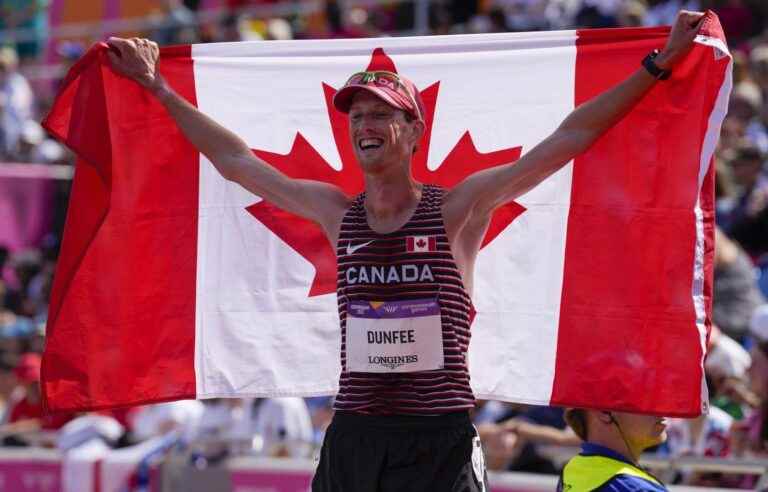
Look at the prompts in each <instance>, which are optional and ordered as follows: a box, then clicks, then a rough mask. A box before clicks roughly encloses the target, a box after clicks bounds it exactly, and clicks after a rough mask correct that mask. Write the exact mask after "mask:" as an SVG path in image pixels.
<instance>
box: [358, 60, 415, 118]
mask: <svg viewBox="0 0 768 492" xmlns="http://www.w3.org/2000/svg"><path fill="white" fill-rule="evenodd" d="M371 84H373V85H376V86H378V87H386V88H388V89H390V90H391V91H393V92H395V93H396V94H403V93H405V95H406V96H407V102H408V105H409V106H410V107H411V108H412V109H413V112H414V113H415V114H416V117H417V118H418V119H422V114H421V110H420V109H419V105H418V104H417V103H416V98H415V97H414V95H413V94H412V93H411V90H410V89H409V88H408V86H407V85H405V83H404V82H403V81H402V79H400V76H399V75H397V74H396V73H394V72H388V71H385V70H376V71H369V72H357V73H355V74H352V76H351V77H350V78H349V79H348V80H347V82H346V83H345V84H344V87H346V86H349V85H371ZM400 87H402V89H403V90H402V91H400V90H398V89H399V88H400Z"/></svg>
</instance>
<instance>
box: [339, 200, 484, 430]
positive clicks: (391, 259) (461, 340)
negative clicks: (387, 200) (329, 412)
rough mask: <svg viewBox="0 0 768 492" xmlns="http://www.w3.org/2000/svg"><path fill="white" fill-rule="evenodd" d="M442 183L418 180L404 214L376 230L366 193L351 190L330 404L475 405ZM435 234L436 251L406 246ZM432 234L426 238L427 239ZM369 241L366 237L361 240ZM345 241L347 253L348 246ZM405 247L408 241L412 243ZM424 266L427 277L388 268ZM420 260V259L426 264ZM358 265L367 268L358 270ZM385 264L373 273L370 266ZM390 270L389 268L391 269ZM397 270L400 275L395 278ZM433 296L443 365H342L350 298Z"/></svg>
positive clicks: (351, 407) (417, 409)
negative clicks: (412, 204)
mask: <svg viewBox="0 0 768 492" xmlns="http://www.w3.org/2000/svg"><path fill="white" fill-rule="evenodd" d="M443 194H444V191H443V189H442V188H439V187H437V186H430V185H424V187H423V192H422V197H421V201H420V202H419V204H418V206H417V208H416V210H415V211H414V214H413V216H412V217H411V219H410V220H409V221H408V222H407V223H406V224H405V225H404V226H403V227H402V228H401V229H400V230H398V231H395V232H392V233H389V234H378V233H376V232H375V231H373V230H372V229H371V228H370V227H369V226H368V220H367V218H366V213H365V206H364V203H365V194H364V193H362V194H360V195H358V196H357V197H356V199H355V201H354V204H353V205H352V207H351V208H350V209H349V210H348V211H347V213H346V215H345V216H344V220H343V222H342V225H341V231H340V234H339V242H338V244H337V257H338V279H337V295H338V303H339V318H340V321H341V367H342V371H341V377H340V380H339V393H338V395H337V396H336V401H335V404H334V408H335V409H336V410H342V411H352V412H358V413H365V414H373V415H387V414H410V415H436V414H443V413H449V412H456V411H462V410H467V409H470V408H472V407H474V405H475V398H474V396H473V394H472V389H471V388H470V386H469V372H468V368H467V349H468V347H469V337H470V331H469V322H470V315H469V313H470V309H471V301H470V297H469V295H468V294H467V291H466V289H465V288H464V284H463V282H462V279H461V275H460V274H459V270H458V267H457V266H456V262H455V260H454V258H453V254H452V253H451V250H450V245H449V243H448V237H447V235H446V232H445V226H444V224H443V216H442V204H443ZM414 236H417V237H425V236H426V237H429V238H434V243H432V244H434V246H435V249H436V251H429V252H408V251H407V249H408V248H407V243H408V241H409V238H411V239H410V240H411V241H413V237H414ZM430 241H432V239H430ZM367 242H370V244H367V245H366V244H365V243H367ZM350 247H351V248H352V254H348V252H349V251H350V250H349V249H348V248H350ZM411 249H413V247H412V245H411ZM404 265H414V266H415V270H414V267H413V266H409V267H407V268H408V269H410V270H409V271H421V272H423V271H424V269H425V268H427V269H429V271H430V272H431V276H432V277H433V278H434V280H433V281H430V280H424V275H422V276H421V278H419V279H416V280H412V281H408V279H406V278H405V277H406V276H398V275H397V273H394V274H392V273H391V269H392V268H394V269H395V272H398V271H403V266H404ZM425 265H426V266H425ZM363 270H365V271H366V272H367V273H366V274H363V273H362V272H363ZM374 271H378V272H382V271H384V272H390V274H387V273H385V274H384V275H378V276H375V275H373V274H372V272H374ZM393 275H394V276H393ZM397 277H402V278H397ZM425 298H432V299H434V298H437V299H438V302H439V305H440V317H441V322H442V337H443V353H444V356H445V360H444V363H445V365H444V368H443V369H436V370H430V371H420V372H407V373H367V372H366V373H363V372H352V373H350V372H347V365H346V362H347V361H346V355H347V354H346V340H347V336H346V328H347V305H348V303H349V302H350V301H404V300H416V299H425Z"/></svg>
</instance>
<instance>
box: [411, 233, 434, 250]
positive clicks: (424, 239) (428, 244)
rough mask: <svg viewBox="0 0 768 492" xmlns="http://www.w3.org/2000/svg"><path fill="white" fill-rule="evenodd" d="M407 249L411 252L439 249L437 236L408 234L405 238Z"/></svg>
mask: <svg viewBox="0 0 768 492" xmlns="http://www.w3.org/2000/svg"><path fill="white" fill-rule="evenodd" d="M405 250H406V251H407V252H409V253H425V252H429V251H437V239H436V238H435V236H408V237H406V238H405Z"/></svg>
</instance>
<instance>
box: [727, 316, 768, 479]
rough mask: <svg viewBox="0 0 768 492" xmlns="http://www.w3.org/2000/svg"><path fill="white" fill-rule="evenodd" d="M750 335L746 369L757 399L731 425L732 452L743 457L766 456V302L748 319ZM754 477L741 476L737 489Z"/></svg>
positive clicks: (767, 360)
mask: <svg viewBox="0 0 768 492" xmlns="http://www.w3.org/2000/svg"><path fill="white" fill-rule="evenodd" d="M749 328H750V334H751V335H752V337H753V338H754V344H753V346H752V349H751V351H750V355H751V356H752V365H751V366H750V368H749V378H750V386H751V388H750V389H751V390H752V392H753V393H754V394H755V395H756V396H757V397H758V398H759V400H758V402H757V405H756V406H755V408H753V409H751V411H750V412H749V413H748V415H747V416H746V418H745V419H744V420H742V421H741V422H739V423H738V424H737V425H735V426H734V429H733V455H734V456H735V457H738V458H744V457H758V458H766V457H768V305H763V306H761V307H760V308H758V309H756V310H755V312H754V314H753V316H752V319H751V321H750V327H749ZM755 480H756V477H754V476H747V477H744V479H743V482H742V483H741V484H740V488H752V487H753V486H754V485H755Z"/></svg>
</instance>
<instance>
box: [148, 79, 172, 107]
mask: <svg viewBox="0 0 768 492" xmlns="http://www.w3.org/2000/svg"><path fill="white" fill-rule="evenodd" d="M149 90H150V92H151V93H152V95H153V96H155V97H156V98H157V99H158V101H160V102H161V103H165V102H166V101H167V100H168V99H169V98H170V97H171V96H172V95H173V91H172V90H171V88H170V87H168V84H166V83H165V81H164V80H162V79H161V80H159V81H158V82H157V83H156V84H155V85H154V86H152V87H150V89H149Z"/></svg>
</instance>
